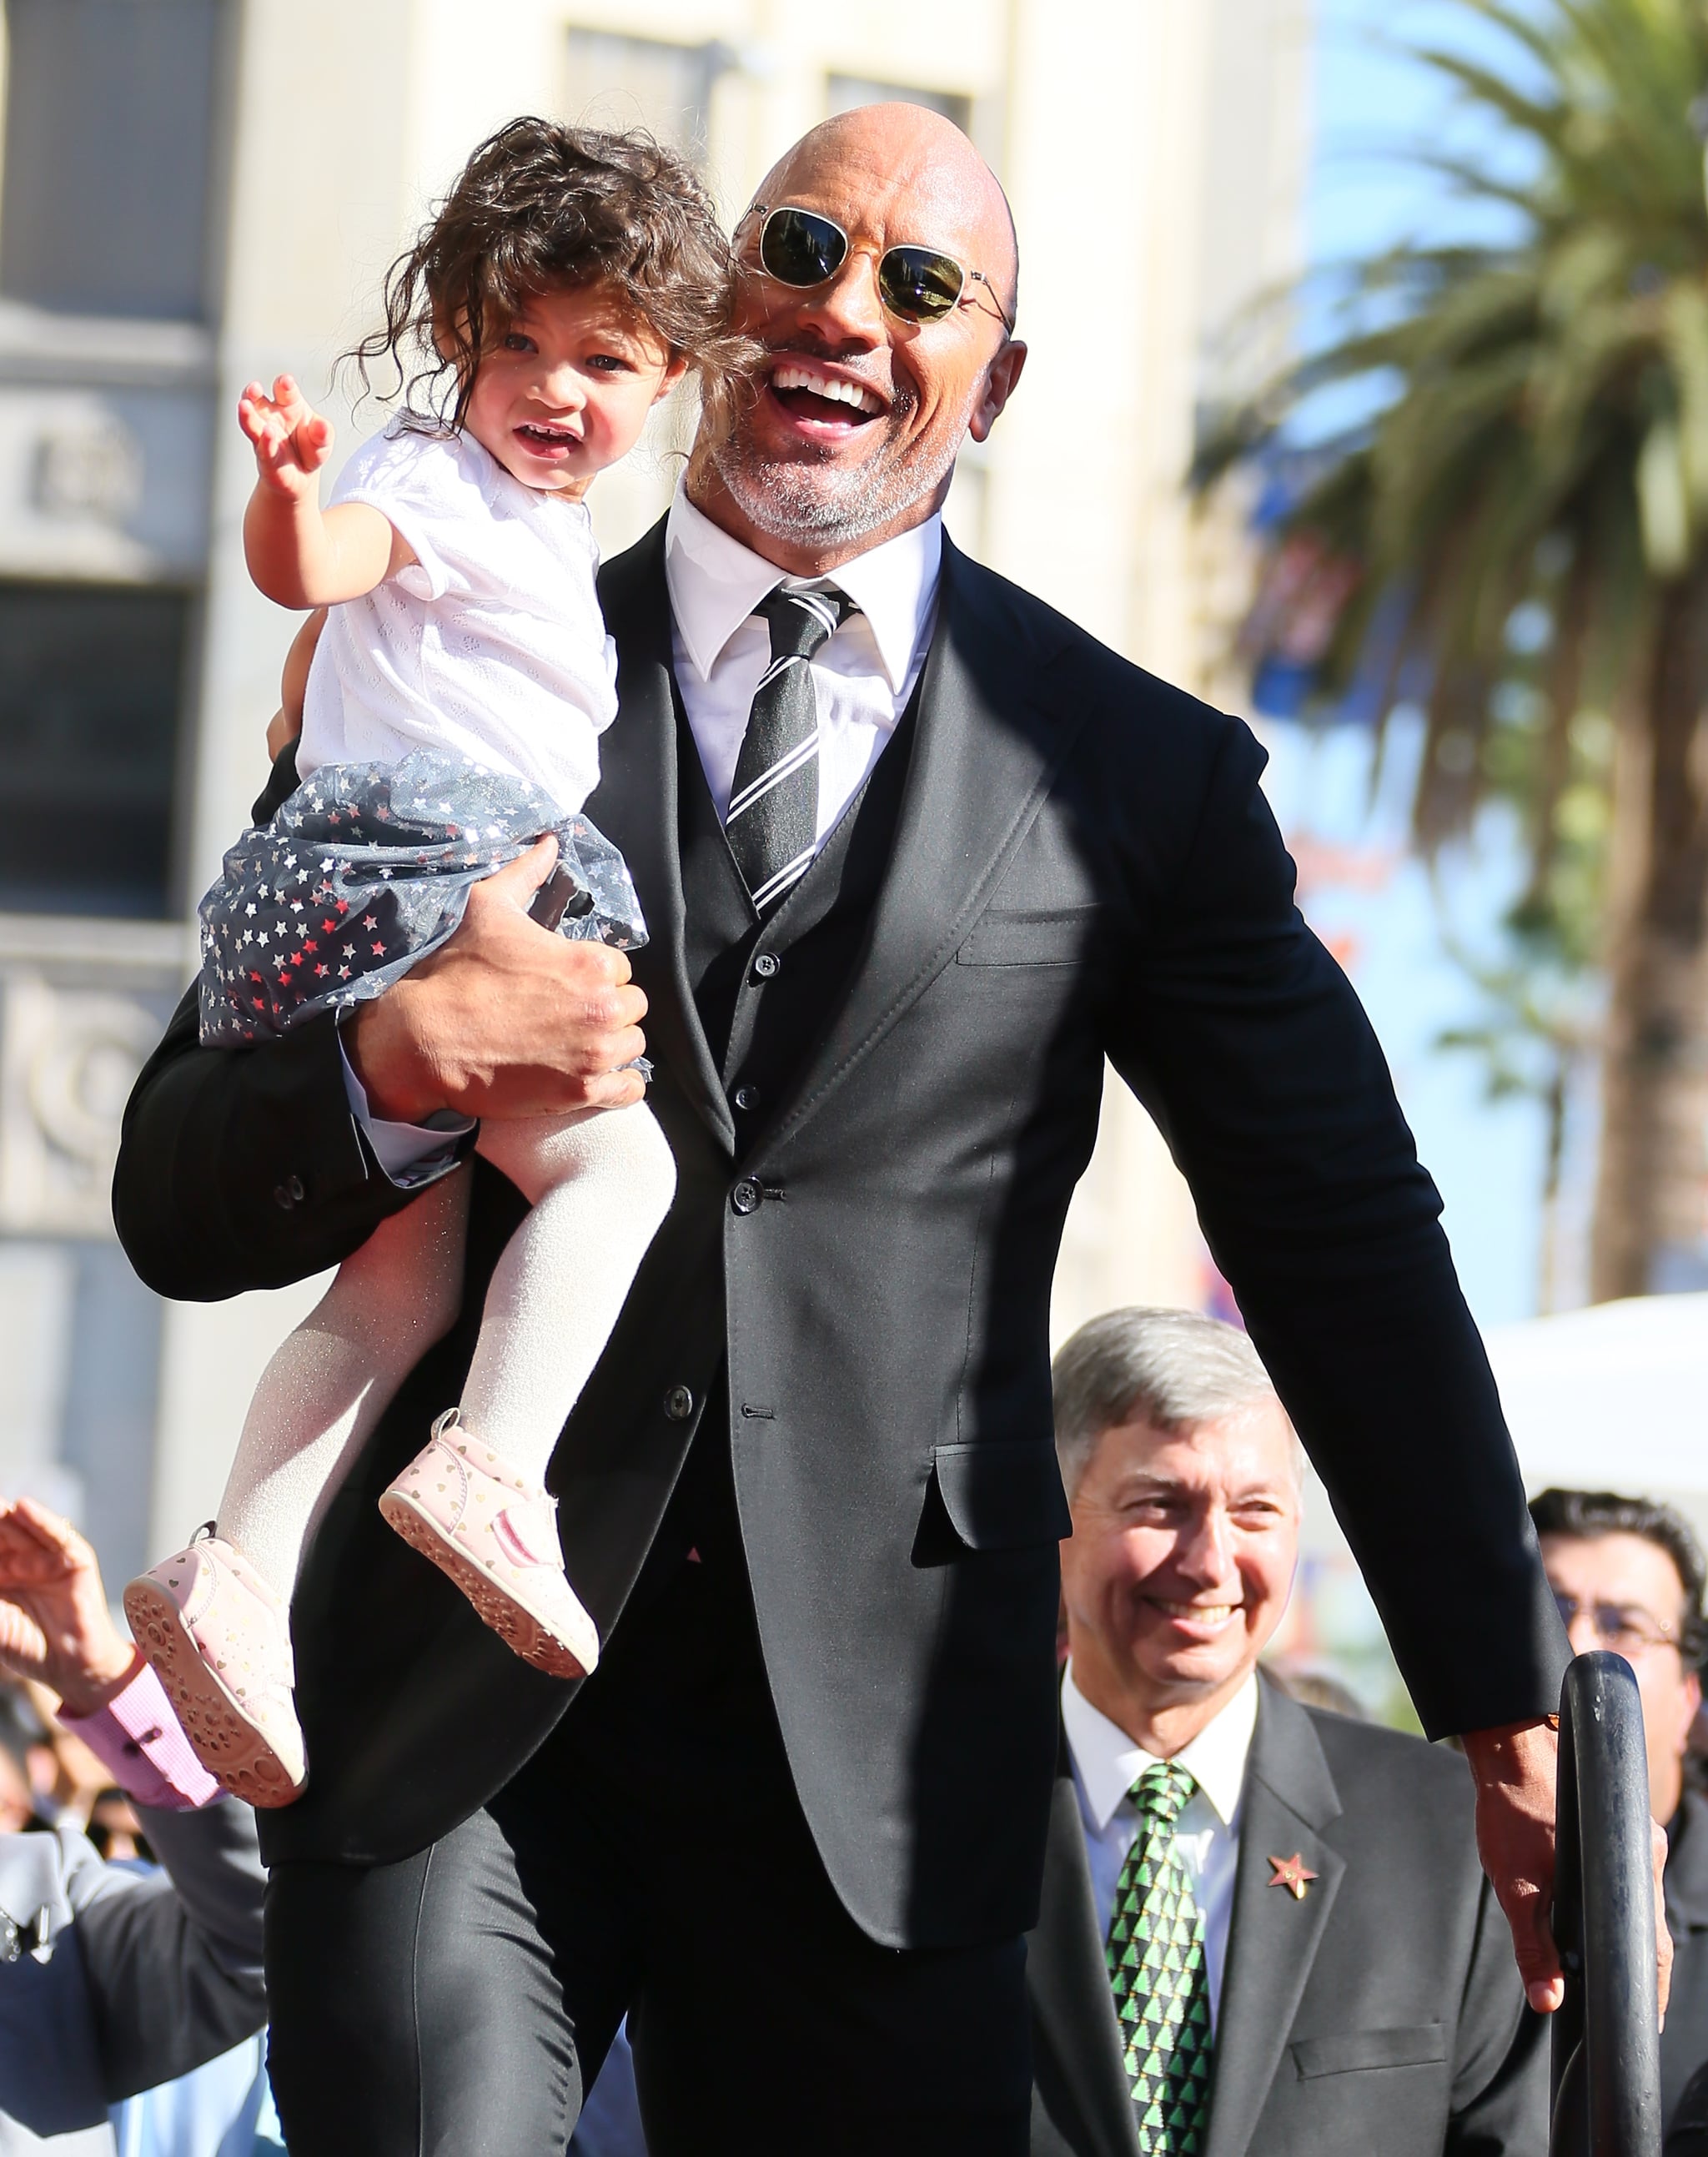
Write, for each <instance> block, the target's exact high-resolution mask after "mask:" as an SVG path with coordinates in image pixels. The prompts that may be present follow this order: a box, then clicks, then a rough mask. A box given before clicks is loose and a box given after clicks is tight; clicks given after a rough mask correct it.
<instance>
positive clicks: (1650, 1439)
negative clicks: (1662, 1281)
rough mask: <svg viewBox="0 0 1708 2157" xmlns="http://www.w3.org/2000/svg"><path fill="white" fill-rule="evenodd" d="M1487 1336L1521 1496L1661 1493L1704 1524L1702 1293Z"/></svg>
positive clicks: (1595, 1310)
mask: <svg viewBox="0 0 1708 2157" xmlns="http://www.w3.org/2000/svg"><path fill="white" fill-rule="evenodd" d="M1487 1340H1488V1347H1489V1361H1490V1362H1492V1363H1493V1365H1494V1376H1495V1377H1496V1379H1497V1380H1498V1381H1499V1383H1500V1398H1501V1400H1502V1402H1503V1403H1504V1404H1505V1409H1506V1418H1507V1421H1508V1423H1510V1426H1511V1429H1512V1437H1513V1443H1514V1444H1515V1445H1516V1447H1517V1449H1518V1457H1519V1460H1520V1465H1522V1467H1523V1469H1524V1475H1525V1483H1526V1484H1527V1485H1528V1486H1529V1487H1530V1489H1531V1490H1532V1491H1536V1490H1541V1489H1542V1488H1544V1487H1545V1486H1546V1485H1548V1484H1550V1483H1561V1484H1566V1485H1572V1486H1575V1487H1577V1488H1578V1489H1581V1490H1620V1491H1625V1492H1628V1493H1631V1494H1633V1495H1639V1494H1640V1495H1644V1496H1648V1497H1657V1498H1669V1499H1671V1500H1672V1501H1674V1502H1675V1503H1678V1504H1681V1505H1682V1506H1684V1508H1685V1511H1688V1512H1689V1513H1690V1515H1691V1516H1693V1518H1694V1519H1695V1521H1697V1523H1698V1524H1699V1525H1702V1526H1708V1295H1649V1296H1637V1297H1633V1298H1632V1299H1631V1300H1628V1301H1626V1302H1622V1303H1603V1304H1597V1305H1593V1306H1592V1308H1591V1309H1589V1310H1572V1311H1566V1312H1562V1313H1561V1315H1558V1316H1557V1317H1552V1318H1532V1319H1529V1320H1525V1322H1524V1323H1523V1324H1522V1325H1519V1326H1497V1327H1495V1328H1494V1329H1493V1330H1492V1331H1490V1332H1489V1335H1488V1336H1487Z"/></svg>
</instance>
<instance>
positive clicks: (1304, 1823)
mask: <svg viewBox="0 0 1708 2157" xmlns="http://www.w3.org/2000/svg"><path fill="white" fill-rule="evenodd" d="M1272 1853H1273V1855H1274V1856H1277V1857H1279V1858H1289V1857H1291V1856H1294V1854H1295V1853H1297V1854H1299V1855H1301V1856H1303V1857H1304V1861H1305V1864H1306V1865H1307V1866H1309V1868H1310V1870H1311V1871H1314V1873H1315V1874H1316V1876H1317V1877H1316V1878H1315V1879H1314V1881H1312V1882H1309V1886H1308V1887H1307V1889H1306V1892H1305V1895H1304V1899H1303V1900H1302V1901H1295V1900H1294V1897H1293V1896H1292V1895H1291V1894H1290V1893H1289V1892H1288V1891H1287V1890H1286V1889H1285V1888H1284V1887H1271V1886H1270V1884H1269V1882H1270V1880H1271V1877H1272V1873H1273V1867H1272V1866H1270V1864H1269V1863H1268V1859H1269V1857H1270V1856H1271V1854H1272ZM1026 1982H1027V1985H1028V1989H1029V1990H1030V1993H1031V2006H1032V2032H1033V2057H1034V2063H1035V2072H1036V2076H1037V2082H1036V2087H1035V2089H1034V2093H1033V2099H1032V2139H1031V2148H1032V2157H1136V2153H1137V2151H1138V2149H1139V2137H1138V2131H1137V2129H1136V2127H1135V2125H1134V2115H1133V2104H1132V2100H1131V2098H1130V2097H1129V2094H1128V2082H1127V2077H1126V2075H1125V2073H1124V2070H1123V2068H1122V2065H1121V2041H1120V2036H1119V2029H1118V2026H1117V2024H1116V2021H1115V2015H1114V2005H1113V2003H1112V2000H1111V1997H1110V1992H1109V1978H1108V1975H1107V1974H1106V1972H1105V1969H1104V1949H1103V1938H1102V1934H1101V1932H1100V1930H1099V1928H1098V1922H1097V1917H1096V1913H1095V1910H1094V1907H1093V1901H1092V1890H1091V1874H1090V1871H1089V1868H1088V1865H1087V1862H1086V1853H1085V1836H1084V1831H1083V1825H1082V1822H1081V1818H1080V1811H1079V1800H1078V1795H1077V1794H1076V1789H1075V1785H1074V1781H1073V1769H1072V1768H1071V1766H1070V1765H1069V1763H1068V1759H1067V1746H1066V1743H1065V1741H1064V1743H1063V1745H1062V1759H1061V1763H1060V1767H1059V1769H1058V1773H1057V1782H1056V1794H1055V1802H1054V1805H1053V1808H1052V1813H1051V1816H1050V1834H1049V1845H1048V1852H1047V1858H1046V1861H1045V1867H1044V1897H1043V1907H1042V1913H1041V1915H1040V1917H1039V1920H1038V1926H1037V1931H1036V1932H1035V1933H1033V1934H1032V1936H1031V1939H1030V1940H1029V1941H1028V1943H1027V1955H1026ZM1214 2072H1215V2079H1214V2082H1213V2084H1212V2091H1213V2094H1212V2101H1211V2113H1210V2133H1209V2138H1208V2140H1207V2142H1206V2147H1205V2151H1204V2157H1371V2152H1373V2151H1378V2150H1379V2151H1380V2152H1381V2157H1442V2153H1443V2151H1447V2152H1451V2153H1452V2157H1473V2153H1475V2157H1544V2153H1545V2152H1546V2149H1547V2144H1548V2135H1547V2120H1548V2042H1547V2030H1546V2025H1545V2024H1544V2023H1543V2021H1541V2018H1540V2017H1539V2016H1537V2015H1532V2014H1531V2012H1530V2010H1529V2009H1528V2008H1527V2007H1526V2006H1525V2000H1524V1990H1523V1987H1522V1986H1521V1985H1520V1983H1519V1978H1518V1971H1517V1968H1516V1966H1515V1964H1514V1962H1513V1959H1512V1942H1511V1938H1510V1933H1508V1931H1507V1928H1506V1924H1505V1920H1504V1919H1503V1918H1502V1917H1501V1914H1500V1907H1499V1905H1498V1904H1497V1903H1496V1902H1495V1900H1494V1892H1493V1891H1492V1889H1491V1888H1490V1887H1489V1883H1488V1882H1487V1881H1486V1880H1485V1879H1484V1876H1483V1874H1482V1871H1481V1869H1480V1867H1479V1865H1478V1862H1477V1851H1476V1842H1475V1839H1474V1828H1473V1820H1472V1792H1471V1780H1470V1776H1469V1773H1468V1772H1467V1770H1466V1768H1465V1765H1464V1762H1463V1761H1462V1760H1460V1759H1458V1758H1456V1757H1454V1756H1453V1755H1452V1754H1450V1753H1435V1752H1433V1751H1432V1750H1431V1749H1430V1748H1428V1747H1427V1746H1425V1745H1422V1744H1421V1743H1419V1742H1418V1741H1417V1739H1416V1738H1410V1737H1400V1736H1398V1735H1397V1733H1396V1732H1392V1731H1389V1730H1381V1729H1376V1728H1374V1727H1371V1725H1369V1724H1367V1723H1360V1722H1348V1721H1347V1720H1346V1719H1345V1717H1341V1716H1338V1715H1329V1714H1324V1713H1320V1712H1317V1711H1315V1710H1314V1709H1309V1708H1304V1707H1299V1705H1298V1703H1297V1702H1296V1701H1291V1700H1289V1699H1288V1698H1287V1696H1286V1695H1285V1694H1284V1693H1282V1692H1280V1691H1278V1690H1277V1689H1276V1688H1275V1687H1274V1686H1271V1685H1269V1684H1268V1683H1267V1682H1264V1683H1263V1691H1262V1695H1261V1699H1260V1703H1259V1707H1258V1727H1257V1731H1256V1734H1255V1736H1254V1737H1253V1741H1252V1751H1251V1758H1250V1760H1249V1762H1248V1765H1247V1768H1246V1779H1245V1787H1244V1790H1243V1793H1242V1799H1241V1809H1240V1820H1239V1863H1238V1868H1237V1873H1236V1875H1235V1886H1234V1902H1233V1918H1232V1925H1231V1927H1230V1929H1229V1935H1228V1959H1227V1975H1226V1978H1225V1979H1224V1980H1223V1984H1222V2000H1221V2010H1220V2015H1219V2017H1218V2021H1217V2031H1216V2052H1215V2071H1214Z"/></svg>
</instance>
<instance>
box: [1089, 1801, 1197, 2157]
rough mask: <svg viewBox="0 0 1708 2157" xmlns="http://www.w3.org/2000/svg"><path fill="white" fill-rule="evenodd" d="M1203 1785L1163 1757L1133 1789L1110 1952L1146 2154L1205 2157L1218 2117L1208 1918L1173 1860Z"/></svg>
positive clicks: (1186, 1876) (1111, 1975)
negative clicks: (1130, 1834) (1187, 1809)
mask: <svg viewBox="0 0 1708 2157" xmlns="http://www.w3.org/2000/svg"><path fill="white" fill-rule="evenodd" d="M1197 1787H1198V1785H1197V1784H1196V1782H1195V1781H1194V1780H1193V1779H1192V1777H1191V1775H1190V1774H1189V1773H1187V1771H1186V1768H1181V1767H1176V1764H1175V1763H1174V1762H1173V1761H1171V1760H1159V1761H1156V1762H1155V1763H1153V1764H1152V1765H1151V1766H1150V1767H1149V1768H1146V1769H1145V1773H1143V1774H1142V1775H1141V1776H1140V1778H1139V1779H1138V1781H1137V1782H1136V1783H1134V1785H1133V1788H1132V1791H1131V1796H1132V1799H1133V1804H1134V1808H1135V1810H1137V1812H1138V1815H1139V1832H1138V1834H1137V1835H1134V1838H1133V1846H1132V1848H1131V1849H1130V1850H1129V1851H1128V1852H1127V1858H1126V1862H1125V1863H1124V1865H1123V1866H1122V1867H1121V1876H1120V1878H1119V1881H1118V1882H1116V1883H1115V1907H1114V1916H1113V1918H1111V1920H1110V1923H1109V1945H1108V1947H1107V1948H1106V1949H1104V1954H1105V1955H1106V1956H1107V1958H1108V1961H1109V1984H1110V1985H1111V1986H1112V1987H1113V1989H1114V1995H1115V2013H1116V2015H1117V2016H1118V2018H1119V2021H1120V2025H1121V2038H1122V2042H1123V2045H1124V2057H1125V2065H1126V2069H1127V2073H1128V2077H1129V2080H1130V2082H1131V2083H1132V2088H1133V2109H1134V2113H1136V2114H1137V2116H1138V2121H1139V2147H1140V2149H1142V2150H1143V2151H1144V2152H1145V2157H1201V2152H1202V2150H1203V2148H1204V2133H1205V2129H1206V2125H1207V2124H1208V2122H1209V2118H1210V2058H1211V2051H1210V1979H1209V1974H1208V1972H1207V1971H1206V1968H1205V1963H1204V1912H1202V1910H1201V1909H1200V1908H1199V1907H1198V1898H1197V1897H1196V1895H1195V1894H1194V1893H1193V1892H1192V1881H1191V1874H1190V1873H1189V1872H1188V1871H1187V1870H1186V1866H1185V1865H1184V1864H1182V1863H1181V1860H1180V1859H1179V1858H1178V1857H1177V1856H1176V1854H1175V1846H1174V1836H1175V1822H1176V1820H1178V1819H1179V1818H1180V1813H1181V1806H1182V1805H1184V1804H1186V1800H1187V1799H1188V1798H1190V1797H1191V1794H1192V1793H1193V1791H1194V1790H1196V1789H1197Z"/></svg>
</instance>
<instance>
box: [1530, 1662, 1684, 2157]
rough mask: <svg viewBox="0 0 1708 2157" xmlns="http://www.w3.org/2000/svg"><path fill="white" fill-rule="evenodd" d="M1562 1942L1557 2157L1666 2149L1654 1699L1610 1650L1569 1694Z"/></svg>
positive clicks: (1571, 1672) (1557, 1916) (1646, 2155)
mask: <svg viewBox="0 0 1708 2157" xmlns="http://www.w3.org/2000/svg"><path fill="white" fill-rule="evenodd" d="M1554 1938H1555V1940H1556V1943H1558V1946H1559V1949H1560V1954H1561V1960H1562V1962H1563V1963H1564V1964H1565V1969H1566V2004H1565V2005H1564V2006H1563V2007H1561V2010H1560V2011H1559V2012H1558V2014H1556V2015H1555V2017H1554V2026H1553V2062H1552V2066H1553V2133H1552V2135H1551V2139H1550V2141H1549V2145H1548V2147H1549V2150H1550V2153H1551V2157H1660V2041H1659V2033H1658V2028H1657V2025H1658V2022H1659V2010H1658V2007H1657V2004H1656V1992H1655V1983H1656V1979H1655V1967H1654V1871H1653V1861H1652V1857H1651V1855H1650V1847H1649V1762H1648V1757H1647V1755H1646V1753H1645V1752H1644V1744H1643V1704H1642V1701H1640V1699H1639V1696H1638V1692H1637V1681H1636V1679H1635V1677H1634V1676H1633V1675H1632V1671H1631V1665H1629V1664H1628V1662H1627V1661H1626V1660H1625V1659H1624V1657H1623V1655H1611V1654H1609V1653H1608V1652H1607V1651H1606V1650H1603V1649H1597V1650H1596V1651H1595V1652H1594V1653H1593V1654H1592V1655H1579V1656H1578V1657H1577V1659H1576V1660H1575V1661H1573V1662H1572V1664H1571V1665H1569V1666H1568V1668H1567V1672H1566V1680H1565V1683H1564V1684H1563V1685H1562V1686H1561V1690H1560V1788H1559V1843H1558V1856H1557V1859H1556V1868H1555V1875H1554Z"/></svg>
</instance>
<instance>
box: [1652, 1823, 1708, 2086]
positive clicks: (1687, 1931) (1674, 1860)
mask: <svg viewBox="0 0 1708 2157" xmlns="http://www.w3.org/2000/svg"><path fill="white" fill-rule="evenodd" d="M1667 1842H1668V1849H1667V1858H1666V1923H1667V1930H1668V1931H1669V1933H1671V1934H1672V1938H1673V1974H1672V1992H1671V1995H1670V1996H1669V1999H1668V2000H1667V2005H1666V2027H1665V2029H1664V2030H1663V2031H1661V2033H1660V2103H1661V2117H1662V2119H1663V2121H1664V2123H1665V2124H1669V2125H1670V2124H1672V2123H1673V2122H1674V2121H1675V2119H1676V2118H1677V2116H1678V2113H1679V2110H1680V2098H1682V2097H1683V2095H1684V2091H1685V2084H1686V2083H1687V2082H1689V2081H1690V2077H1692V2075H1694V2074H1695V2072H1697V2070H1698V2069H1699V2068H1700V2067H1705V2066H1708V1797H1705V1796H1704V1795H1703V1794H1702V1793H1701V1791H1700V1790H1698V1789H1686V1790H1685V1795H1684V1800H1683V1802H1682V1803H1681V1804H1680V1807H1679V1809H1678V1811H1677V1813H1676V1814H1675V1815H1674V1818H1673V1820H1672V1821H1671V1824H1670V1825H1669V1828H1668V1830H1667Z"/></svg>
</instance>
